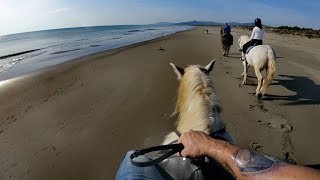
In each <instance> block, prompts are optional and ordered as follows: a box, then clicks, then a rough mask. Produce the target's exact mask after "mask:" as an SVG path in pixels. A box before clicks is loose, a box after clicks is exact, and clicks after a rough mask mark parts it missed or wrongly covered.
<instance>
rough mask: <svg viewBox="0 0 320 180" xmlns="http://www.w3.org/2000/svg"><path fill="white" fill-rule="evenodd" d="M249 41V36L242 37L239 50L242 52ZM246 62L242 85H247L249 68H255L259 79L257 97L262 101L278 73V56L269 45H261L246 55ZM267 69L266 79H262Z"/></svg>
mask: <svg viewBox="0 0 320 180" xmlns="http://www.w3.org/2000/svg"><path fill="white" fill-rule="evenodd" d="M248 41H249V36H247V35H242V36H241V37H240V38H239V40H238V44H239V50H242V48H243V45H244V44H245V43H247V42H248ZM245 56H246V60H245V61H243V73H242V75H243V81H242V83H241V84H242V85H245V84H246V83H247V71H248V68H249V66H253V67H254V71H255V73H256V76H257V78H258V87H257V89H256V96H257V97H258V98H259V99H260V98H261V97H262V95H264V94H265V93H266V91H267V89H268V87H269V85H270V84H271V82H272V79H273V76H274V74H275V72H276V65H275V60H276V55H275V52H274V50H273V49H272V47H271V46H269V45H259V46H255V47H253V48H252V49H251V50H250V51H249V53H248V54H246V55H245ZM264 69H266V72H267V73H266V78H265V79H264V78H262V75H261V71H263V70H264Z"/></svg>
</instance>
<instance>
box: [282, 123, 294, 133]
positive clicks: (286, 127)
mask: <svg viewBox="0 0 320 180" xmlns="http://www.w3.org/2000/svg"><path fill="white" fill-rule="evenodd" d="M280 128H281V130H282V131H283V132H285V133H288V132H291V131H292V130H293V128H292V126H290V125H289V124H281V125H280Z"/></svg>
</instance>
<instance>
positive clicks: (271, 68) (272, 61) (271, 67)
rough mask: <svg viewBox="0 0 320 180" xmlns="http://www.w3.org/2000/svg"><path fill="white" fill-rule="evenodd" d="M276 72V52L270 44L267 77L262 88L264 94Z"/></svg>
mask: <svg viewBox="0 0 320 180" xmlns="http://www.w3.org/2000/svg"><path fill="white" fill-rule="evenodd" d="M275 72H276V54H275V52H274V50H273V49H272V48H271V47H270V46H268V70H267V77H266V80H265V82H264V84H263V88H262V90H261V91H262V94H265V93H266V91H267V88H268V87H269V85H270V84H271V82H272V79H273V76H274V74H275Z"/></svg>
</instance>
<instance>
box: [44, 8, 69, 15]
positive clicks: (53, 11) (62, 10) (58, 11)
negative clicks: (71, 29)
mask: <svg viewBox="0 0 320 180" xmlns="http://www.w3.org/2000/svg"><path fill="white" fill-rule="evenodd" d="M66 11H69V8H60V9H55V10H51V11H49V12H48V13H49V14H57V13H62V12H66Z"/></svg>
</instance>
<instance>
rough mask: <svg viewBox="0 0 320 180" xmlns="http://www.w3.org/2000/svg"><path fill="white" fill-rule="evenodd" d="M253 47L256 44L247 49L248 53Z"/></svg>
mask: <svg viewBox="0 0 320 180" xmlns="http://www.w3.org/2000/svg"><path fill="white" fill-rule="evenodd" d="M252 48H254V46H250V47H249V48H248V49H247V51H246V53H247V54H248V53H249V51H250V50H251V49H252Z"/></svg>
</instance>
